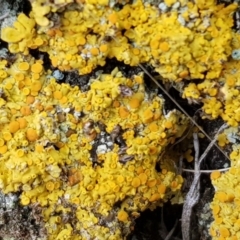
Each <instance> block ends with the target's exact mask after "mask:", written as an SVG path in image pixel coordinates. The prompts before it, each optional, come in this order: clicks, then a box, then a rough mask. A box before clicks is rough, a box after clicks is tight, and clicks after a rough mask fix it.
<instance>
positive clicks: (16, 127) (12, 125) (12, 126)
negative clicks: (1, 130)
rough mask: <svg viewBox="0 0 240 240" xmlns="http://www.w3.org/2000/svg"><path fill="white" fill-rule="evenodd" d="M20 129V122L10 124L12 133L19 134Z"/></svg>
mask: <svg viewBox="0 0 240 240" xmlns="http://www.w3.org/2000/svg"><path fill="white" fill-rule="evenodd" d="M19 128H20V124H19V122H18V121H12V122H10V124H9V131H10V132H11V133H15V132H17V131H18V130H19Z"/></svg>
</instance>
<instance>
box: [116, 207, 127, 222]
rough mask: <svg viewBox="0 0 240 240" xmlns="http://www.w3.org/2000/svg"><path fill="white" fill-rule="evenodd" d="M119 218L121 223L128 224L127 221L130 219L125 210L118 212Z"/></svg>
mask: <svg viewBox="0 0 240 240" xmlns="http://www.w3.org/2000/svg"><path fill="white" fill-rule="evenodd" d="M117 218H118V220H119V221H121V222H126V221H127V219H128V213H127V212H126V211H124V210H120V211H119V212H118V215H117Z"/></svg>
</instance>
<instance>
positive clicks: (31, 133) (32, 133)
mask: <svg viewBox="0 0 240 240" xmlns="http://www.w3.org/2000/svg"><path fill="white" fill-rule="evenodd" d="M26 137H27V139H28V140H29V141H31V142H32V141H36V140H37V139H38V135H37V132H36V130H35V129H33V128H28V129H27V131H26Z"/></svg>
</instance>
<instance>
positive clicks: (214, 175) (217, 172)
mask: <svg viewBox="0 0 240 240" xmlns="http://www.w3.org/2000/svg"><path fill="white" fill-rule="evenodd" d="M220 176H221V172H220V171H213V172H211V175H210V177H211V179H212V180H216V179H218V178H219V177H220Z"/></svg>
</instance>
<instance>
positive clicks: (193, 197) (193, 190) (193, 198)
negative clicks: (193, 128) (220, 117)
mask: <svg viewBox="0 0 240 240" xmlns="http://www.w3.org/2000/svg"><path fill="white" fill-rule="evenodd" d="M226 127H227V124H223V125H222V126H221V127H220V128H219V130H218V132H217V134H216V135H215V137H214V139H213V140H212V141H211V142H210V144H209V145H208V147H207V148H206V150H205V151H204V153H203V154H202V155H201V157H200V158H199V141H198V134H197V133H193V144H194V150H195V162H194V168H195V169H194V171H195V172H194V178H193V182H192V184H191V187H190V189H189V191H188V193H187V195H186V198H185V201H184V204H183V212H182V236H183V240H190V227H191V215H192V209H193V207H194V206H195V205H196V204H197V202H198V200H199V197H200V192H199V188H200V181H199V180H200V176H201V171H200V166H201V162H202V161H203V159H204V158H205V157H206V156H207V154H208V153H209V151H210V149H211V148H212V147H213V145H215V142H216V140H217V136H218V135H219V133H220V132H221V131H222V130H223V129H225V128H226Z"/></svg>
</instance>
